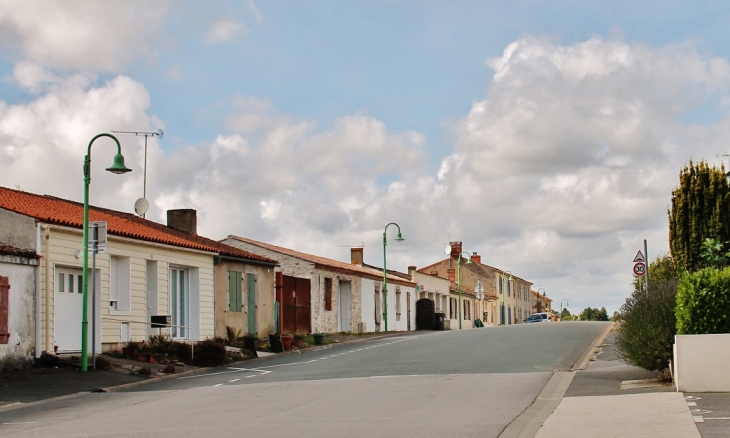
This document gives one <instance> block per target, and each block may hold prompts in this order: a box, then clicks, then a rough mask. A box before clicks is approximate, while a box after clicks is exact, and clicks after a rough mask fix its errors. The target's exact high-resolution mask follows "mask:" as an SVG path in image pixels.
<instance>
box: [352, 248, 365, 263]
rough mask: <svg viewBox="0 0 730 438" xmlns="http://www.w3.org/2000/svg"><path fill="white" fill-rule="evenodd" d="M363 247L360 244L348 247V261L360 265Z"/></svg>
mask: <svg viewBox="0 0 730 438" xmlns="http://www.w3.org/2000/svg"><path fill="white" fill-rule="evenodd" d="M363 249H364V248H363V247H362V246H353V247H351V248H350V263H352V264H353V265H357V266H362V260H363Z"/></svg>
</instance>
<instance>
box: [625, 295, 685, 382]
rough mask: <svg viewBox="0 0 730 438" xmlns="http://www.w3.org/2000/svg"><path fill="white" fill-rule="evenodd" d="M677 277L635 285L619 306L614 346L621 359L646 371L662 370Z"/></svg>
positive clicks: (667, 352) (671, 338)
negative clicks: (619, 315)
mask: <svg viewBox="0 0 730 438" xmlns="http://www.w3.org/2000/svg"><path fill="white" fill-rule="evenodd" d="M676 299H677V281H676V280H665V281H653V282H651V283H650V284H649V291H648V292H647V291H646V290H645V289H643V288H639V289H635V290H634V292H633V293H632V294H631V296H630V297H629V298H627V299H626V302H625V303H624V304H623V306H621V309H620V314H621V317H622V321H621V323H620V324H619V325H618V330H617V333H616V347H617V349H618V352H619V354H620V356H621V358H622V359H624V360H625V361H626V362H628V363H629V364H631V365H635V366H638V367H641V368H644V369H646V370H649V371H664V370H666V369H667V368H668V367H669V361H670V359H671V358H672V345H673V344H674V335H675V334H676V330H677V329H676V318H675V315H674V308H675V303H676Z"/></svg>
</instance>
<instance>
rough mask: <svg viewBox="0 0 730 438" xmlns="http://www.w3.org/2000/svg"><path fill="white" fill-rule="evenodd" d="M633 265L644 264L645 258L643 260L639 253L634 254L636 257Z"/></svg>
mask: <svg viewBox="0 0 730 438" xmlns="http://www.w3.org/2000/svg"><path fill="white" fill-rule="evenodd" d="M634 263H646V258H644V254H642V253H641V251H639V252H637V253H636V257H634Z"/></svg>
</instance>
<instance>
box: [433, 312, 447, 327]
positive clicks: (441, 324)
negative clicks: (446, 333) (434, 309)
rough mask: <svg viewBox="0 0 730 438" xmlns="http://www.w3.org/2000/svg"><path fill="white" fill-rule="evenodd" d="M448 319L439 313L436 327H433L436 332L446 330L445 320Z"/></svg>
mask: <svg viewBox="0 0 730 438" xmlns="http://www.w3.org/2000/svg"><path fill="white" fill-rule="evenodd" d="M445 319H446V314H445V313H437V314H436V321H435V326H434V327H433V329H434V330H443V329H444V320H445Z"/></svg>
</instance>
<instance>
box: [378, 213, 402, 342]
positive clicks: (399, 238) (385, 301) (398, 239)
mask: <svg viewBox="0 0 730 438" xmlns="http://www.w3.org/2000/svg"><path fill="white" fill-rule="evenodd" d="M391 225H395V226H396V228H398V235H397V236H396V238H395V241H396V242H402V241H404V240H405V239H403V236H401V234H400V226H399V225H398V224H396V223H395V222H391V223H389V224H388V225H386V226H385V229H384V230H383V318H385V331H386V332H387V331H388V274H387V270H386V269H385V259H386V258H385V247H386V245H387V244H388V241H387V233H388V227H389V226H391Z"/></svg>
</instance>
